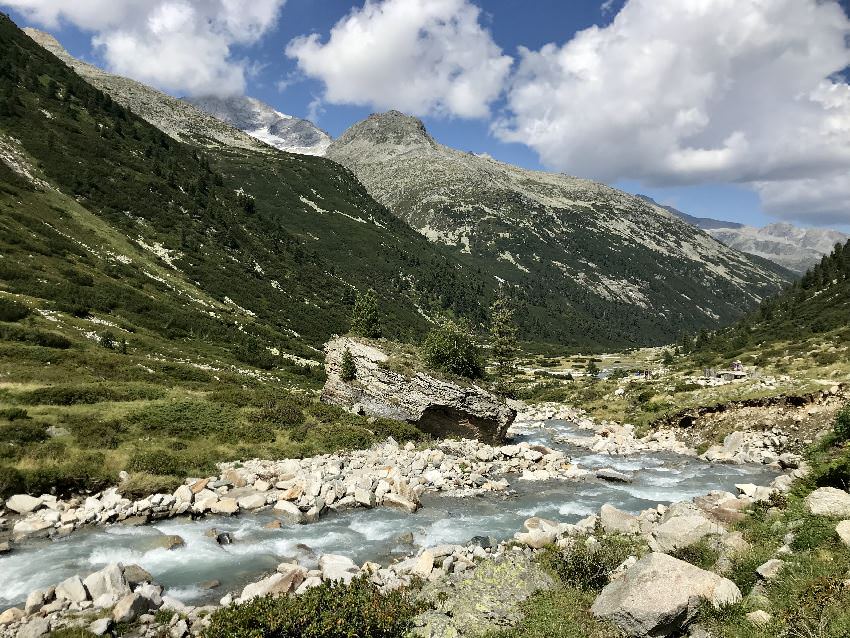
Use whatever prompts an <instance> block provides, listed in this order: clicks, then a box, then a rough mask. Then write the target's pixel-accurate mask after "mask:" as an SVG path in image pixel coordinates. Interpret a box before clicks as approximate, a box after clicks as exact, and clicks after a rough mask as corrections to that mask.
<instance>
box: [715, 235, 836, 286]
mask: <svg viewBox="0 0 850 638" xmlns="http://www.w3.org/2000/svg"><path fill="white" fill-rule="evenodd" d="M708 232H709V233H710V234H711V235H712V236H713V237H715V238H716V239H718V240H720V241H722V242H723V243H724V244H726V245H727V246H730V247H731V248H735V249H736V250H740V251H742V252H745V253H750V254H752V255H758V256H760V257H764V258H765V259H770V260H771V261H774V262H776V263H777V264H780V265H782V266H785V267H786V268H788V269H789V270H792V271H794V272H796V273H798V274H800V275H802V274H804V273H805V272H806V271H807V270H808V269H809V268H811V267H812V266H813V265H815V264H817V263H819V262H820V259H821V258H822V257H823V256H824V255H828V254H829V253H830V252H832V250H833V248H835V245H836V244H840V243H844V242H846V241H847V239H848V235H847V234H845V233H841V232H838V231H836V230H828V229H825V228H799V227H798V226H794V225H793V224H788V223H776V224H769V225H767V226H764V227H763V228H754V227H753V226H741V227H738V228H715V229H712V230H709V231H708Z"/></svg>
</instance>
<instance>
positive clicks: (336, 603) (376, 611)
mask: <svg viewBox="0 0 850 638" xmlns="http://www.w3.org/2000/svg"><path fill="white" fill-rule="evenodd" d="M422 610H423V607H422V605H421V604H420V603H418V602H416V600H415V599H414V597H413V595H412V594H411V593H409V592H407V591H404V590H397V591H393V592H389V593H382V592H381V591H380V589H378V587H377V586H376V585H374V584H373V583H370V582H369V581H368V580H367V579H366V578H365V577H361V578H355V579H354V580H352V581H351V583H350V584H348V585H346V584H344V583H342V582H339V581H337V582H330V583H329V582H325V583H322V584H321V585H319V586H317V587H313V588H311V589H308V590H307V591H306V592H305V593H303V594H301V595H300V596H278V597H273V596H265V597H263V598H255V599H254V600H251V601H249V602H247V603H244V604H242V605H232V606H230V607H224V608H222V609H219V610H218V611H216V612H215V613H214V614H213V615H212V617H211V619H210V625H209V627H207V629H206V630H205V631H204V637H205V638H259V637H261V636H262V637H265V638H352V637H354V636H356V637H357V638H401V637H402V636H405V635H406V634H407V632H408V631H409V630H410V629H411V628H412V626H413V622H412V621H413V617H414V616H415V615H416V614H418V613H419V612H420V611H422Z"/></svg>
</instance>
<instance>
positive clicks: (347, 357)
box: [339, 348, 357, 383]
mask: <svg viewBox="0 0 850 638" xmlns="http://www.w3.org/2000/svg"><path fill="white" fill-rule="evenodd" d="M339 376H340V378H341V379H342V380H343V381H345V382H346V383H348V382H349V381H354V379H355V378H357V366H356V365H355V364H354V355H352V354H351V350H349V349H348V348H346V349H345V350H343V351H342V361H341V362H340V375H339Z"/></svg>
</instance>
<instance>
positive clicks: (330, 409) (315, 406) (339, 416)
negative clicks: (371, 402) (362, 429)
mask: <svg viewBox="0 0 850 638" xmlns="http://www.w3.org/2000/svg"><path fill="white" fill-rule="evenodd" d="M307 413H308V414H310V415H311V416H313V417H314V418H315V419H316V420H317V421H319V422H320V423H333V422H335V421H349V420H351V415H350V414H349V413H348V412H346V411H345V410H343V409H342V408H341V407H339V406H337V405H329V404H327V403H311V404H310V405H309V406H308V407H307Z"/></svg>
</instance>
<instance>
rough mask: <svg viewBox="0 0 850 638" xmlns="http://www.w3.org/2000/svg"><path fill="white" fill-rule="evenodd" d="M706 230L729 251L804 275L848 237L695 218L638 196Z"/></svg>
mask: <svg viewBox="0 0 850 638" xmlns="http://www.w3.org/2000/svg"><path fill="white" fill-rule="evenodd" d="M638 197H642V198H643V199H646V200H647V201H650V202H652V203H653V204H656V205H659V206H661V207H662V208H664V209H665V210H667V211H669V212H671V213H673V214H674V215H677V216H678V217H681V218H682V219H684V220H685V221H686V222H688V223H689V224H693V225H694V226H697V227H698V228H701V229H703V230H705V231H706V232H707V233H708V234H710V235H711V236H712V237H714V238H715V239H717V240H719V241H721V242H723V243H724V244H726V245H727V246H729V247H730V248H734V249H735V250H740V251H741V252H744V253H747V254H749V255H755V256H757V257H761V258H763V259H768V260H770V261H772V262H773V263H775V264H779V265H780V266H782V267H783V268H787V269H788V270H790V271H792V272H794V273H795V274H797V275H803V274H805V273H806V271H807V270H808V269H809V268H811V267H812V266H814V265H816V264H817V263H819V262H820V260H821V258H822V257H823V256H824V255H828V254H830V253H831V252H832V250H833V249H834V248H835V245H836V244H841V243H844V242H845V241H847V239H848V238H850V235H847V234H846V233H842V232H840V231H837V230H831V229H827V228H801V227H799V226H795V225H794V224H791V223H789V222H774V223H772V224H768V225H766V226H762V227H760V228H759V227H756V226H748V225H746V224H740V223H738V222H730V221H723V220H719V219H712V218H710V217H694V216H693V215H689V214H688V213H684V212H682V211H680V210H678V209H676V208H674V207H672V206H662V205H661V204H658V202H656V201H655V200H654V199H652V198H651V197H649V196H648V195H638Z"/></svg>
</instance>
